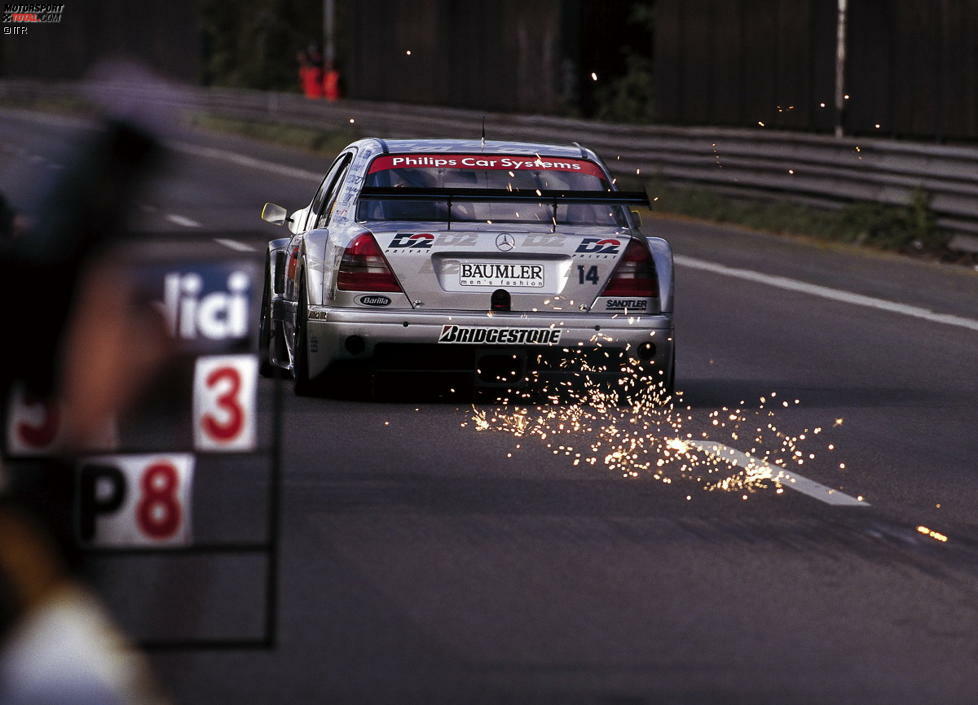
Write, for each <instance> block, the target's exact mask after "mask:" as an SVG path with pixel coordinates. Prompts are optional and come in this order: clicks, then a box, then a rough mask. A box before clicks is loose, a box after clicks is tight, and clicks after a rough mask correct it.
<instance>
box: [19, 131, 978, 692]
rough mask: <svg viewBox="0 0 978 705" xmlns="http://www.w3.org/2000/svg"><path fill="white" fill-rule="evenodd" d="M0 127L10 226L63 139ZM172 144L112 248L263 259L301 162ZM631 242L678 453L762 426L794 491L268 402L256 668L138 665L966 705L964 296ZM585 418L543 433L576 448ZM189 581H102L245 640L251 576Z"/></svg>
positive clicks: (970, 529)
mask: <svg viewBox="0 0 978 705" xmlns="http://www.w3.org/2000/svg"><path fill="white" fill-rule="evenodd" d="M0 119H2V121H3V130H2V131H0V154H2V157H0V163H2V167H0V189H2V190H3V191H4V192H6V193H8V195H9V196H10V197H11V198H12V199H13V200H14V201H15V203H27V202H28V199H29V198H30V195H31V189H33V188H34V187H35V185H36V184H37V183H38V182H39V181H40V180H42V179H43V178H45V177H47V176H48V175H50V174H52V173H55V172H56V171H57V170H58V169H59V166H58V165H59V164H60V163H61V162H59V159H63V158H64V157H63V155H64V149H65V146H66V144H68V143H70V142H71V141H72V139H74V136H75V135H77V134H78V129H79V128H78V127H77V126H76V125H75V124H74V123H73V121H63V120H60V119H54V120H51V119H45V120H40V119H36V118H31V117H26V116H24V115H18V114H14V113H3V114H2V115H0ZM178 142H179V144H178V146H177V147H178V148H177V151H176V153H175V155H174V160H173V162H172V167H171V169H169V170H168V171H167V172H166V173H165V174H164V175H161V177H160V179H159V180H158V183H157V184H156V185H155V187H154V189H153V190H152V192H151V193H148V194H147V195H146V198H145V199H144V200H143V201H142V202H140V203H135V204H120V208H129V209H131V211H132V212H135V213H137V215H138V220H139V232H137V233H134V235H133V237H134V238H140V239H142V240H145V241H152V242H153V243H155V244H154V246H156V247H159V248H162V249H170V250H171V251H181V252H182V251H186V252H192V251H196V250H199V251H201V252H203V251H207V252H210V253H213V252H225V251H226V253H227V255H228V256H246V257H260V256H261V247H262V244H263V242H264V241H265V240H267V239H270V238H272V237H277V236H280V233H281V231H280V230H276V229H274V228H271V227H270V226H266V225H264V224H262V223H261V222H260V221H259V220H258V210H259V208H260V206H261V204H262V203H263V202H264V201H266V200H268V201H275V202H279V203H282V204H285V205H287V206H289V207H298V206H300V205H302V204H303V203H304V202H305V201H307V200H308V199H309V198H310V196H311V194H312V193H313V191H314V190H315V187H316V183H315V177H314V176H313V175H314V174H318V173H321V172H322V171H323V170H324V169H325V167H326V166H327V162H326V160H324V159H323V158H321V157H317V156H311V155H308V154H304V153H297V152H292V151H289V150H286V149H281V148H275V147H270V146H267V145H260V144H254V143H249V142H247V141H244V140H241V139H237V138H231V137H226V136H214V135H205V134H198V135H184V136H183V137H181V138H179V140H178ZM665 206H666V207H668V204H665ZM645 230H646V232H648V233H650V234H656V235H661V236H663V237H666V238H668V239H670V240H671V241H672V243H673V245H674V248H675V252H676V254H677V256H678V257H677V262H678V264H677V292H676V320H677V339H678V345H679V348H678V387H679V389H680V390H682V391H683V392H684V396H683V402H682V409H683V410H684V414H683V417H682V427H681V431H680V434H681V436H682V437H685V435H686V434H687V433H690V434H692V437H691V439H692V440H695V439H702V438H703V434H706V436H707V437H708V438H709V439H711V440H712V441H716V442H720V443H723V444H725V445H726V446H729V447H731V448H734V449H737V450H740V451H746V452H750V451H751V449H752V448H754V454H755V456H762V455H764V454H765V452H766V451H769V452H770V453H771V455H769V459H772V461H773V459H774V458H778V457H784V453H783V452H780V450H779V449H780V446H779V441H778V436H777V435H776V433H775V432H773V431H770V429H768V427H767V424H772V425H775V426H776V427H777V428H778V429H779V430H781V431H783V432H784V433H785V434H787V435H788V436H789V437H792V438H794V439H797V447H798V448H799V452H801V455H799V456H795V461H797V460H798V459H801V460H803V461H804V464H802V465H799V464H797V462H792V463H790V468H791V471H792V472H793V473H795V474H796V475H797V478H796V479H797V482H796V483H794V484H795V486H792V484H793V483H791V482H786V483H784V485H783V487H784V489H783V491H782V492H780V493H779V492H778V491H777V489H776V488H775V487H774V485H773V484H771V483H767V487H766V488H760V487H751V488H748V489H746V490H744V489H740V488H736V487H730V488H728V489H729V491H722V489H715V490H714V491H708V490H707V489H705V487H706V486H707V485H713V484H714V483H715V481H717V480H720V479H722V478H723V477H728V476H736V468H731V467H729V466H727V465H726V464H724V463H720V462H714V463H712V465H711V464H710V463H708V462H707V463H705V464H704V465H703V466H701V467H700V469H699V470H700V471H699V472H692V473H687V474H688V475H704V474H707V475H708V478H707V479H706V480H702V479H701V481H699V482H697V481H696V480H695V478H693V477H683V476H681V475H680V474H679V473H678V472H677V471H676V470H675V468H674V467H673V466H674V465H675V464H674V463H667V464H666V465H665V466H664V467H663V468H656V467H654V465H653V468H652V469H651V470H648V471H644V470H643V471H639V472H637V476H635V477H624V476H623V473H622V472H621V471H620V470H613V469H609V468H608V467H607V465H606V463H605V462H604V460H603V458H604V454H605V451H607V449H608V446H607V445H605V446H603V447H602V449H601V450H599V452H597V453H594V454H593V455H595V456H596V457H597V462H595V463H594V464H590V463H587V462H582V463H579V464H577V465H575V464H574V463H573V460H574V456H573V455H571V456H567V455H565V454H563V453H560V452H557V453H555V452H554V451H555V449H557V444H556V442H554V441H553V438H548V439H541V438H539V437H527V438H516V437H515V436H514V435H513V434H511V433H507V432H503V431H498V430H492V429H489V430H482V431H480V430H477V425H478V424H477V423H476V422H475V419H474V418H473V416H474V414H476V413H478V412H485V413H486V414H487V415H489V416H492V415H494V414H497V413H500V411H501V410H499V409H497V408H496V407H492V406H488V405H476V407H475V409H473V407H472V406H471V405H470V404H469V403H467V402H466V401H465V400H449V401H439V400H436V399H431V398H426V397H425V396H424V395H421V396H419V397H418V398H417V399H412V398H411V397H410V395H409V396H408V398H407V399H401V400H397V401H374V400H371V399H369V398H364V399H355V400H337V399H305V398H302V399H298V398H293V397H291V395H290V394H289V395H288V396H287V398H286V402H285V417H284V423H285V431H284V455H283V465H282V467H283V471H284V475H283V477H284V488H283V513H282V532H281V544H280V546H281V555H280V561H279V574H278V580H277V584H278V605H277V610H276V614H275V616H276V617H277V634H276V645H275V647H274V648H273V649H271V650H262V649H212V650H186V649H171V650H159V651H153V652H152V653H151V658H152V662H153V664H154V666H155V667H156V669H157V673H158V676H159V678H160V680H161V681H162V682H163V683H164V685H165V687H166V688H167V689H168V690H169V691H170V693H171V694H172V695H173V698H174V700H175V701H176V702H177V703H188V704H190V703H200V704H205V703H206V704H211V703H307V702H350V703H368V702H377V703H389V702H418V703H433V702H446V703H447V702H451V703H474V702H507V703H523V702H533V703H538V702H539V703H779V704H781V703H814V702H824V703H924V702H934V703H937V702H939V703H973V702H975V700H976V697H978V676H976V675H975V670H974V664H975V663H976V659H978V522H976V520H975V505H976V500H978V491H976V487H978V403H976V400H978V275H976V274H975V273H973V272H969V271H965V270H961V269H952V268H946V267H940V266H936V265H931V264H926V263H917V262H911V261H907V260H905V259H901V258H898V257H894V256H889V255H879V254H866V253H860V252H855V251H852V250H847V249H842V248H832V247H826V246H819V245H813V244H810V243H806V242H802V241H797V240H791V239H785V238H775V237H771V236H766V235H761V234H753V233H749V232H745V231H741V230H737V229H734V228H721V227H715V226H710V225H704V224H699V223H694V222H680V221H674V220H668V219H658V218H657V219H652V220H651V222H647V224H646V227H645ZM195 248H196V250H195ZM262 385H263V386H262V390H263V393H264V394H263V399H266V401H267V399H268V398H269V395H268V392H269V391H270V387H271V382H263V383H262ZM761 397H764V401H763V402H762V401H761ZM795 400H797V403H796V401H795ZM783 402H787V406H786V407H785V406H784V405H783ZM687 406H688V407H689V408H688V409H687V408H686V407H687ZM266 411H267V409H266ZM570 411H571V410H569V409H567V408H557V409H555V410H552V413H553V416H554V419H551V420H549V421H548V423H551V424H554V425H555V424H557V423H559V422H560V420H561V419H562V418H563V417H562V415H566V414H569V413H570ZM769 412H773V415H769ZM535 413H537V412H535V411H531V414H535ZM731 414H733V415H736V416H738V418H742V419H744V421H736V420H732V419H730V415H731ZM646 420H647V419H646ZM714 421H717V422H718V423H717V424H716V425H714ZM610 423H611V419H610V417H609V418H605V419H599V420H598V421H596V422H595V423H594V424H593V425H592V429H591V431H590V432H589V433H588V432H579V433H570V434H564V435H561V434H559V433H558V434H557V437H559V438H560V439H561V440H560V443H561V444H564V443H569V444H572V445H574V447H575V448H577V449H581V448H586V447H587V446H588V445H589V443H590V442H593V441H594V440H595V438H596V437H597V434H598V433H599V427H603V428H607V426H608V425H609V424H610ZM616 423H618V424H619V427H620V428H621V429H622V430H623V432H624V431H627V430H629V429H634V428H635V427H636V423H637V424H638V425H641V421H640V420H639V421H635V420H634V419H633V420H629V419H619V420H618V421H617V422H616ZM736 423H740V424H741V425H742V426H743V427H744V429H746V430H745V431H742V432H741V435H738V437H737V438H736V439H735V438H733V437H732V436H731V433H732V432H733V426H734V425H735V424H736ZM721 424H723V425H721ZM757 427H760V428H763V429H764V434H763V438H762V441H760V442H755V441H754V439H753V437H752V436H753V435H754V428H757ZM554 428H555V427H554ZM816 428H819V429H821V430H820V431H819V432H818V433H816V432H815V431H814V429H816ZM801 434H805V436H806V438H805V439H804V440H801V439H799V438H798V437H799V436H800V435H801ZM611 435H612V437H613V436H614V434H611ZM568 439H569V440H568ZM548 443H551V447H548V445H547V444H548ZM517 445H518V446H519V447H517ZM830 445H831V446H832V447H833V448H832V449H831V450H830V449H829V446H830ZM789 453H794V446H792V447H791V449H790V450H789ZM584 455H585V456H587V455H588V451H585V452H584ZM811 455H814V457H811ZM651 460H652V461H653V463H654V460H655V458H654V457H653V458H652V459H651ZM710 468H713V469H714V472H713V473H707V470H708V469H710ZM656 475H658V476H659V477H658V479H657V478H656ZM249 478H252V479H253V474H252V473H249V472H246V471H242V474H241V480H240V482H241V484H246V483H247V482H248V481H250V480H249ZM664 480H667V481H664ZM808 481H810V482H808ZM813 483H817V484H813ZM823 486H824V487H828V488H832V489H833V490H835V492H833V493H832V494H829V493H827V492H825V491H824V490H823V489H819V488H820V487H823ZM796 487H808V488H810V489H809V491H808V492H807V493H805V492H802V491H798V489H796ZM812 487H814V489H811V488H812ZM259 489H261V487H260V486H259ZM237 496H238V495H237V494H232V495H231V496H230V498H228V497H223V498H220V499H215V500H214V502H213V504H211V503H205V502H204V499H201V500H200V501H199V502H198V503H197V504H196V505H195V512H197V513H207V512H211V513H212V514H218V513H220V514H222V516H223V515H226V516H231V515H235V521H240V522H243V523H244V524H249V523H250V524H252V525H256V526H260V525H261V524H260V522H261V521H262V520H261V519H260V518H259V517H258V515H260V514H261V513H262V509H263V507H262V506H261V504H260V502H259V503H258V505H255V503H254V502H253V501H250V500H245V499H242V500H241V501H240V502H238V501H237V499H236V497H237ZM243 496H244V495H243V494H242V497H243ZM838 501H843V502H847V503H842V504H839V503H834V502H838ZM256 506H257V508H256ZM218 507H219V509H218ZM920 526H925V527H928V528H929V529H931V530H932V531H934V532H937V533H938V534H939V535H943V536H946V537H947V538H948V540H947V541H942V540H939V538H940V536H938V537H937V538H935V537H933V536H931V535H925V534H924V533H921V531H919V530H918V528H917V527H920ZM195 560H196V561H197V563H194V564H193V565H190V566H189V567H188V566H185V568H186V569H187V570H189V571H191V573H192V575H193V576H196V577H195V578H193V579H192V580H191V582H190V584H192V585H194V586H195V587H194V590H193V591H191V592H190V593H189V595H187V594H186V591H185V592H184V593H182V594H183V595H184V597H181V598H180V599H179V600H174V599H171V598H168V595H170V594H171V590H170V587H169V585H168V583H167V582H166V580H167V576H168V575H169V573H168V572H167V569H164V568H160V567H158V566H157V567H155V568H153V569H152V571H153V572H152V573H151V575H152V576H153V577H152V580H149V579H147V578H146V577H145V575H144V576H143V577H142V578H139V577H134V576H135V575H136V573H132V572H129V571H127V570H123V569H115V570H109V569H105V570H103V571H102V572H101V573H99V579H98V580H99V586H100V587H101V588H102V589H104V590H105V592H106V594H108V595H109V597H110V600H111V601H112V604H111V606H112V607H113V608H114V609H115V610H116V611H117V613H118V614H119V615H120V619H122V620H123V621H124V622H126V623H127V624H129V625H130V626H133V624H134V623H136V626H137V627H139V628H140V629H142V628H152V627H153V624H154V622H155V623H156V624H157V625H159V624H167V623H169V624H174V623H175V624H178V625H180V628H189V629H195V628H198V629H211V630H214V631H215V632H216V633H218V634H220V635H223V636H225V637H228V638H229V637H230V636H231V635H233V633H234V632H235V629H238V630H240V631H241V632H245V633H248V634H252V635H254V634H257V633H258V631H260V628H261V626H262V624H263V622H262V621H261V616H260V614H261V607H262V599H263V598H262V594H263V593H262V591H261V580H258V579H256V576H258V577H260V575H261V574H262V571H263V570H265V568H264V566H263V565H259V564H250V563H247V561H245V560H244V559H238V560H237V562H235V561H234V560H232V561H230V562H225V563H222V562H220V561H218V560H217V559H215V560H214V561H210V560H205V559H203V558H197V559H195ZM194 580H196V582H194ZM172 590H173V591H174V592H173V594H177V593H179V590H180V586H178V585H173V587H172ZM120 595H121V596H126V597H125V598H123V597H120ZM136 613H138V615H139V619H135V617H134V616H133V615H134V614H136ZM174 614H175V615H176V616H174ZM187 615H190V616H191V617H192V619H189V618H188V616H187ZM214 615H219V616H218V617H215V616H214ZM134 620H135V622H134ZM140 625H142V626H140ZM134 628H135V627H134Z"/></svg>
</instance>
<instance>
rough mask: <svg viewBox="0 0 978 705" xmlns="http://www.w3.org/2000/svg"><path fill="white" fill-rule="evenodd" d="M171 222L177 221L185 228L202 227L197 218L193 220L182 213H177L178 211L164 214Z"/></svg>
mask: <svg viewBox="0 0 978 705" xmlns="http://www.w3.org/2000/svg"><path fill="white" fill-rule="evenodd" d="M163 217H164V218H166V219H167V220H169V221H170V222H171V223H176V224H177V225H180V226H183V227H185V228H199V227H202V226H201V224H200V223H198V222H197V221H196V220H191V219H190V218H184V217H183V216H182V215H177V214H176V213H167V214H166V215H165V216H163Z"/></svg>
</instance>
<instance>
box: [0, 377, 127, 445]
mask: <svg viewBox="0 0 978 705" xmlns="http://www.w3.org/2000/svg"><path fill="white" fill-rule="evenodd" d="M64 428H65V424H64V407H63V405H62V404H61V403H60V402H58V401H51V400H45V399H39V398H36V397H33V396H31V395H29V394H27V392H26V391H25V390H24V388H23V387H22V386H20V385H16V386H15V387H14V388H13V390H12V392H11V395H10V399H9V400H8V402H7V429H6V430H7V446H6V449H7V455H9V456H10V457H21V458H22V457H28V456H47V455H57V454H58V453H60V452H61V451H62V450H64V443H65V433H64ZM82 442H83V443H84V449H85V450H88V451H103V452H107V451H112V450H114V449H115V448H117V447H118V445H119V430H118V426H117V424H116V422H115V420H114V419H108V420H107V421H106V422H105V424H104V425H103V426H102V427H101V428H99V429H97V431H96V433H95V434H94V435H93V437H91V438H87V439H84V440H83V441H82Z"/></svg>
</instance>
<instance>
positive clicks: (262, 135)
mask: <svg viewBox="0 0 978 705" xmlns="http://www.w3.org/2000/svg"><path fill="white" fill-rule="evenodd" d="M191 122H192V124H194V125H196V126H197V127H202V128H204V129H205V130H212V131H214V132H223V133H229V134H234V135H241V136H243V137H250V138H252V139H257V140H262V141H263V142H271V143H273V144H280V145H284V146H286V147H298V148H299V149H305V150H308V151H310V152H316V153H318V154H326V155H329V156H330V157H331V158H332V157H335V156H336V155H337V154H339V153H340V152H341V151H342V150H343V148H344V147H346V146H347V145H348V144H350V142H354V141H356V140H358V139H360V138H361V137H362V135H361V134H360V133H359V132H358V131H357V130H355V129H352V128H350V127H348V126H344V127H338V128H335V129H322V130H318V129H315V128H312V127H302V126H299V125H288V124H285V123H280V122H264V121H256V120H237V119H235V118H227V117H222V116H220V115H212V114H208V113H199V114H197V115H194V116H193V119H192V120H191Z"/></svg>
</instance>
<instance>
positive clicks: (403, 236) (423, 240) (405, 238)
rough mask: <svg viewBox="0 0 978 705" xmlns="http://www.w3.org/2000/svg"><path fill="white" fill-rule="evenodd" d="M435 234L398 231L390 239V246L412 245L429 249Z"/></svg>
mask: <svg viewBox="0 0 978 705" xmlns="http://www.w3.org/2000/svg"><path fill="white" fill-rule="evenodd" d="M434 239H435V236H434V235H432V234H431V233H398V234H397V235H395V236H394V237H393V238H392V239H391V244H390V246H391V247H414V248H417V249H425V250H426V249H431V243H432V241H434Z"/></svg>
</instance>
